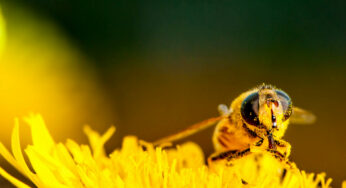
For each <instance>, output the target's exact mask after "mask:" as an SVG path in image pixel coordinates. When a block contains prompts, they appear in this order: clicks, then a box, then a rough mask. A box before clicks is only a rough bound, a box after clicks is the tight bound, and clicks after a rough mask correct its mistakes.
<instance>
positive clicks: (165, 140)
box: [153, 116, 223, 146]
mask: <svg viewBox="0 0 346 188" xmlns="http://www.w3.org/2000/svg"><path fill="white" fill-rule="evenodd" d="M222 118H223V116H219V117H214V118H209V119H207V120H204V121H202V122H199V123H196V124H193V125H191V126H190V127H188V128H186V129H184V130H182V131H180V132H178V133H176V134H173V135H170V136H167V137H164V138H162V139H160V140H157V141H155V142H153V144H154V145H155V146H158V145H160V144H164V143H170V142H173V141H176V140H179V139H182V138H185V137H187V136H190V135H192V134H194V133H196V132H198V131H201V130H203V129H206V128H208V127H210V126H212V125H214V124H215V123H216V122H218V121H220V120H221V119H222Z"/></svg>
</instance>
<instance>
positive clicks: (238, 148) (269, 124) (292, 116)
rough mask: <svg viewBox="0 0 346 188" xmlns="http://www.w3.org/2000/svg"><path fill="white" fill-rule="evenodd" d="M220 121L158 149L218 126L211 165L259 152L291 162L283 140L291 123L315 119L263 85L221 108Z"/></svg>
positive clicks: (190, 129) (192, 129)
mask: <svg viewBox="0 0 346 188" xmlns="http://www.w3.org/2000/svg"><path fill="white" fill-rule="evenodd" d="M218 109H219V111H220V114H221V115H220V116H219V117H214V118H210V119H207V120H205V121H202V122H200V123H197V124H194V125H192V126H190V127H188V128H187V129H185V130H183V131H181V132H178V133H176V134H173V135H171V136H168V137H165V138H163V139H160V140H158V141H156V142H154V145H161V144H163V143H169V142H173V141H175V140H179V139H181V138H184V137H187V136H189V135H192V134H194V133H196V132H198V131H200V130H202V129H205V128H207V127H209V126H211V125H213V124H215V123H217V122H218V123H217V126H216V128H215V131H214V135H213V139H212V140H213V143H214V148H215V153H214V154H212V155H211V156H210V157H209V159H208V162H209V163H211V162H213V161H218V160H224V159H226V160H227V161H228V162H231V161H233V160H235V159H237V158H240V157H243V156H245V155H248V154H250V153H255V152H256V151H266V152H269V153H271V154H272V155H273V156H274V157H276V158H278V159H279V160H281V161H285V162H287V163H289V162H288V156H289V155H290V152H291V145H290V144H289V143H288V142H286V141H284V140H282V137H283V136H284V134H285V132H286V129H287V126H288V124H289V123H296V124H311V123H313V122H314V121H315V116H314V115H313V114H312V113H310V112H307V111H305V110H303V109H300V108H298V107H293V106H292V101H291V99H290V97H289V96H288V95H287V94H286V93H285V92H284V91H282V90H280V89H277V88H276V87H274V86H272V85H267V84H262V85H260V86H258V87H256V88H254V89H251V90H249V91H246V92H244V93H242V94H241V95H240V96H238V97H237V98H236V99H235V100H234V101H233V102H232V103H231V105H230V107H229V108H228V107H227V106H226V105H224V104H221V105H219V107H218Z"/></svg>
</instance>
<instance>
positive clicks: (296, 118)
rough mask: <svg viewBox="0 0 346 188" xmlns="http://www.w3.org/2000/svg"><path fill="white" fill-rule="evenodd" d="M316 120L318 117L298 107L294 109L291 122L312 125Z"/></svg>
mask: <svg viewBox="0 0 346 188" xmlns="http://www.w3.org/2000/svg"><path fill="white" fill-rule="evenodd" d="M315 120H316V116H315V115H314V114H312V113H311V112H308V111H306V110H303V109H301V108H298V107H293V109H292V115H291V117H290V122H291V123H293V124H312V123H314V122H315Z"/></svg>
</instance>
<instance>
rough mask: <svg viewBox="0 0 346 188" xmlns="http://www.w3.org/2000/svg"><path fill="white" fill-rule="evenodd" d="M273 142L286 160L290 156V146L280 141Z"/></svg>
mask: <svg viewBox="0 0 346 188" xmlns="http://www.w3.org/2000/svg"><path fill="white" fill-rule="evenodd" d="M274 142H275V144H276V145H277V146H278V147H277V150H278V151H279V152H280V153H282V154H283V155H284V157H285V158H286V159H287V158H288V156H290V154H291V144H290V143H288V142H286V141H284V140H281V139H278V140H274Z"/></svg>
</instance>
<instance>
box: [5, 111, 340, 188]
mask: <svg viewBox="0 0 346 188" xmlns="http://www.w3.org/2000/svg"><path fill="white" fill-rule="evenodd" d="M25 120H26V122H27V123H28V124H29V125H30V128H31V135H32V141H33V144H32V145H29V146H27V147H26V149H25V153H26V155H27V156H28V159H29V163H30V165H31V166H32V169H33V171H32V170H31V168H29V164H27V163H26V161H25V160H24V156H23V154H22V150H21V146H20V141H19V138H20V137H19V124H18V120H16V121H15V126H14V129H13V132H12V148H11V149H12V154H11V153H10V152H9V151H8V150H7V149H6V148H5V147H4V145H3V144H2V143H0V154H1V155H2V156H3V157H4V158H5V159H6V160H7V161H8V162H9V163H10V164H11V165H12V166H14V167H15V168H16V169H17V170H18V171H19V172H21V173H22V174H23V175H25V176H26V177H27V178H28V179H29V180H30V181H31V182H32V183H33V184H35V185H36V186H37V187H61V188H65V187H93V188H94V187H102V188H104V187H154V188H155V187H160V188H161V187H163V188H166V187H318V186H321V187H329V185H330V183H331V181H332V180H331V179H330V178H328V179H326V178H325V174H324V173H321V174H316V175H315V174H312V173H306V172H304V171H300V170H298V169H296V170H293V169H290V168H288V169H287V168H285V166H284V165H283V164H282V163H281V162H279V161H278V160H276V159H275V158H273V157H272V156H271V155H268V154H266V153H257V154H251V155H249V156H247V157H243V158H241V159H239V160H237V161H236V162H234V164H233V165H232V166H227V165H225V164H223V163H222V162H221V163H216V164H213V165H211V166H207V165H205V163H204V156H203V152H202V150H201V149H200V147H199V146H198V145H197V144H194V143H191V142H188V143H185V144H182V145H180V146H177V147H176V148H175V149H162V148H160V147H157V148H155V147H153V146H152V145H151V144H150V143H146V142H144V141H139V140H138V139H137V138H136V137H134V136H128V137H125V138H124V140H123V144H122V147H121V149H117V150H115V151H113V152H112V153H111V154H110V155H107V154H106V153H105V150H104V144H105V142H106V141H107V140H108V139H109V138H110V137H111V136H112V134H113V133H114V132H115V127H111V128H109V129H108V130H107V131H106V133H104V134H103V135H100V134H98V133H97V132H95V131H93V130H92V129H91V128H90V127H85V128H84V132H85V133H86V134H87V136H88V138H89V142H90V145H89V146H88V145H80V144H78V143H76V142H75V141H73V140H70V139H68V140H67V141H66V143H56V142H55V141H54V139H53V138H52V136H51V135H50V134H49V132H48V130H47V128H46V126H45V124H44V121H43V119H42V117H41V116H40V115H31V116H30V117H28V118H26V119H25ZM0 174H1V175H2V176H3V177H5V178H6V179H7V180H8V181H10V182H11V183H12V184H14V185H15V186H17V187H29V186H28V185H26V184H24V183H23V182H21V181H20V180H18V179H17V178H15V177H13V176H11V175H10V174H8V173H7V172H6V171H5V170H4V169H2V168H0ZM345 184H346V183H345V182H344V183H343V186H345Z"/></svg>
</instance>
